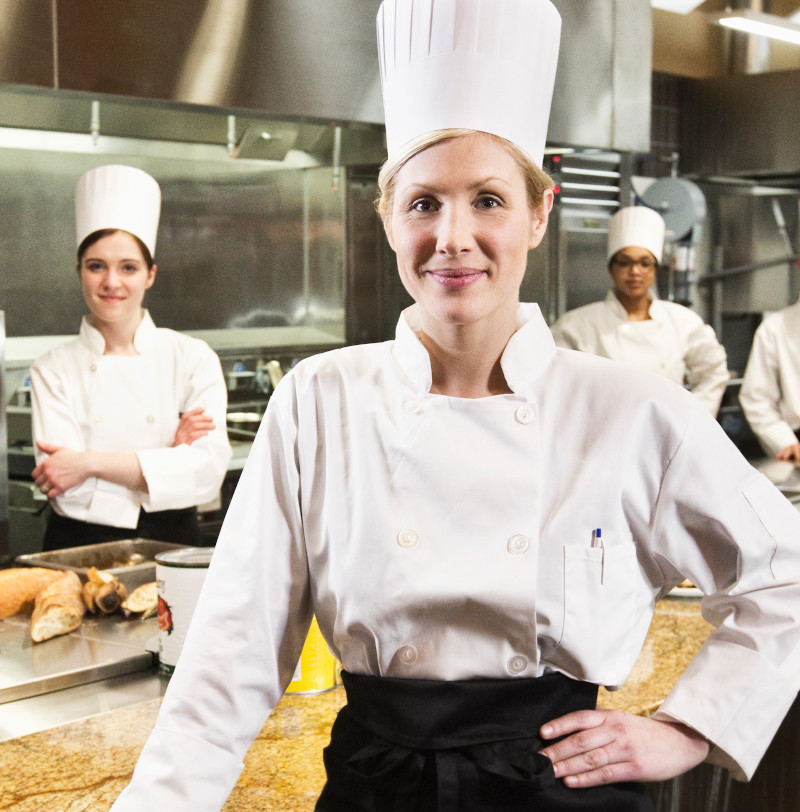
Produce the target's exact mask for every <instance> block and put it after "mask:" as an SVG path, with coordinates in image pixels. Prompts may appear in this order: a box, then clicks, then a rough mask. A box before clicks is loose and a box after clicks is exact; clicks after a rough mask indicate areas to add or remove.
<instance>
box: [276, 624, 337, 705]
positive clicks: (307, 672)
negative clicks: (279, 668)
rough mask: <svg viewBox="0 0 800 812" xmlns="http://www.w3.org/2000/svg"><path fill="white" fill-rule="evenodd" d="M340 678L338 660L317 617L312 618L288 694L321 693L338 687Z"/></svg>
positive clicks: (287, 689) (287, 690)
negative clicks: (332, 652)
mask: <svg viewBox="0 0 800 812" xmlns="http://www.w3.org/2000/svg"><path fill="white" fill-rule="evenodd" d="M337 679H338V674H337V668H336V660H335V659H334V657H333V655H332V654H331V653H330V651H328V644H327V643H326V642H325V639H324V638H323V636H322V632H320V630H319V624H318V623H317V619H316V617H314V618H312V619H311V628H310V629H309V630H308V635H307V636H306V642H305V644H304V645H303V651H302V653H301V654H300V660H299V661H298V663H297V668H295V672H294V676H293V678H292V681H291V682H290V683H289V685H288V687H287V688H286V693H287V694H320V693H322V692H323V691H330V690H331V689H332V688H335V687H336V684H337Z"/></svg>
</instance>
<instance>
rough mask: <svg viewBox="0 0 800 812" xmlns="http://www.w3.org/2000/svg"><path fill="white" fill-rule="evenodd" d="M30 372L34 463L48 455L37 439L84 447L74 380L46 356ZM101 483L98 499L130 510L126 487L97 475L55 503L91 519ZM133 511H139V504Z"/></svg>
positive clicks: (119, 510) (80, 449) (72, 512)
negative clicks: (75, 403)
mask: <svg viewBox="0 0 800 812" xmlns="http://www.w3.org/2000/svg"><path fill="white" fill-rule="evenodd" d="M30 375H31V412H32V416H31V422H32V430H33V442H34V456H35V459H36V464H37V465H39V464H41V462H42V461H43V460H44V459H45V457H46V456H47V455H46V454H45V453H44V452H43V451H40V450H39V447H38V446H37V445H36V442H37V440H42V441H44V442H47V443H50V444H51V445H56V446H62V447H64V448H71V449H74V450H75V451H86V450H87V448H86V440H85V438H84V434H83V431H82V430H81V427H80V425H79V422H78V418H77V415H76V412H75V409H74V408H73V406H72V402H73V398H75V397H76V396H77V395H76V393H75V392H73V391H72V387H73V386H74V385H75V382H74V381H73V380H71V379H70V377H69V376H68V375H64V374H62V373H61V371H60V370H58V369H57V368H56V367H55V366H53V365H52V364H49V363H47V360H46V359H41V360H38V361H36V362H35V363H34V364H33V366H31V369H30ZM100 485H105V486H106V487H105V488H104V491H103V494H102V495H101V498H100V501H102V502H105V501H106V500H107V499H110V500H112V501H113V502H114V503H115V505H116V508H117V515H120V514H122V513H124V512H125V511H126V510H129V505H128V503H129V501H130V500H129V498H128V489H127V488H125V487H123V486H122V485H116V484H114V483H113V482H107V483H101V482H100V481H99V480H98V479H97V478H96V477H89V478H87V479H85V480H84V481H83V482H82V483H81V484H80V485H77V486H76V487H74V488H70V489H69V490H68V491H67V492H66V493H63V494H61V496H59V497H58V505H59V506H60V507H62V508H63V509H66V511H67V512H68V514H69V515H72V516H76V517H78V516H80V517H81V518H83V519H84V520H85V521H92V520H93V519H92V518H91V515H92V513H91V511H92V505H93V503H94V498H95V496H96V494H97V489H98V487H99V486H100ZM136 514H137V515H138V505H136ZM134 524H135V522H134Z"/></svg>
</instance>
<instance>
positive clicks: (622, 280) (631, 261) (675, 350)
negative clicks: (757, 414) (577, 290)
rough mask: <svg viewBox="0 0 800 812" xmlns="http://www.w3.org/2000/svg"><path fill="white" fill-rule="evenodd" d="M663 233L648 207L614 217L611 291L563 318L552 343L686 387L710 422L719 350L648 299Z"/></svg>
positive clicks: (708, 333)
mask: <svg viewBox="0 0 800 812" xmlns="http://www.w3.org/2000/svg"><path fill="white" fill-rule="evenodd" d="M664 232H665V225H664V219H663V218H662V217H661V215H660V214H659V213H658V212H656V211H654V210H653V209H649V208H647V207H646V206H628V207H627V208H624V209H620V210H619V211H618V212H616V214H615V215H614V216H613V217H612V218H611V221H610V223H609V227H608V251H607V256H608V272H609V274H610V275H611V279H612V281H613V285H614V287H613V290H610V291H609V292H608V295H607V296H606V298H605V299H604V300H603V301H602V302H594V303H593V304H589V305H584V306H583V307H578V308H576V309H575V310H570V311H569V312H568V313H565V314H564V315H563V316H562V317H561V318H560V319H559V320H558V321H557V322H556V323H555V324H554V325H553V327H552V330H553V336H554V338H555V341H556V344H558V345H559V346H560V347H567V348H569V349H571V350H580V351H581V352H590V353H592V354H594V355H602V356H603V357H604V358H613V359H614V360H616V361H626V362H628V363H630V364H634V365H635V366H638V367H643V368H645V369H650V370H652V371H653V372H658V373H660V374H662V375H666V376H667V377H668V378H671V379H672V380H673V381H675V382H676V383H679V384H683V383H684V382H685V383H687V384H688V386H689V388H690V389H691V391H692V393H693V394H694V395H695V396H696V397H697V398H699V399H700V402H701V403H702V404H703V405H704V406H705V407H706V409H708V411H709V412H710V413H711V414H712V415H714V416H716V414H717V412H718V411H719V404H720V402H721V400H722V396H723V395H724V394H725V385H726V383H727V381H728V379H729V378H730V373H729V372H728V367H727V356H726V354H725V348H724V347H723V346H722V345H721V344H720V343H719V341H717V338H716V336H715V335H714V330H713V329H712V328H711V327H709V325H707V324H705V322H704V321H703V320H702V319H701V318H700V316H698V315H697V313H695V312H694V311H692V310H689V308H687V307H684V306H683V305H680V304H677V303H675V302H666V301H663V300H662V299H658V298H655V297H654V296H653V292H652V289H653V285H654V284H655V281H656V271H657V270H658V265H659V263H660V262H661V256H662V250H663V247H664Z"/></svg>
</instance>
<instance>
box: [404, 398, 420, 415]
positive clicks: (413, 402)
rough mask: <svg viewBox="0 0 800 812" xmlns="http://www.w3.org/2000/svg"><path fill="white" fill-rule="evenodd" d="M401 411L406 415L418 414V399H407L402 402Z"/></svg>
mask: <svg viewBox="0 0 800 812" xmlns="http://www.w3.org/2000/svg"><path fill="white" fill-rule="evenodd" d="M403 411H404V412H405V413H406V414H417V412H419V399H418V398H409V399H408V400H404V401H403Z"/></svg>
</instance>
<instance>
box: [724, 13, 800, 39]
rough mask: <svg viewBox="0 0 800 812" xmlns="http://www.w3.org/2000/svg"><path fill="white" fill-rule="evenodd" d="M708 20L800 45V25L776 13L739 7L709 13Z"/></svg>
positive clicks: (747, 32)
mask: <svg viewBox="0 0 800 812" xmlns="http://www.w3.org/2000/svg"><path fill="white" fill-rule="evenodd" d="M708 21H709V22H711V23H714V24H715V25H722V26H725V27H726V28H733V29H735V30H736V31H743V32H744V33H745V34H756V35H758V36H761V37H769V38H770V39H779V40H782V41H783V42H791V43H793V44H794V45H800V25H798V24H797V23H793V22H791V21H790V20H787V19H785V18H783V17H778V16H777V15H775V14H764V13H763V12H760V11H751V10H750V9H737V10H736V11H725V12H722V13H720V14H709V15H708Z"/></svg>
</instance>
